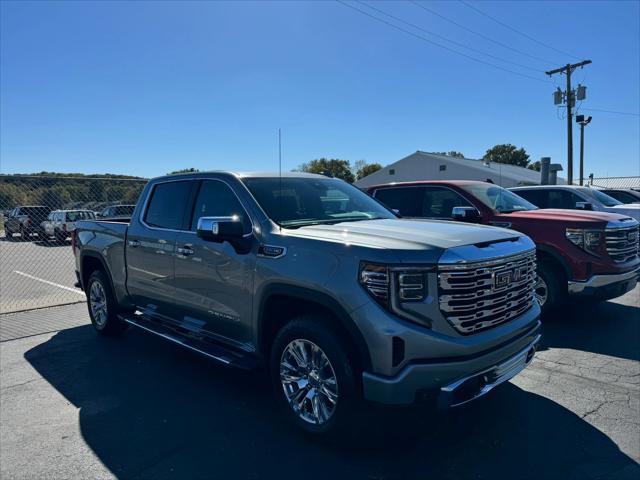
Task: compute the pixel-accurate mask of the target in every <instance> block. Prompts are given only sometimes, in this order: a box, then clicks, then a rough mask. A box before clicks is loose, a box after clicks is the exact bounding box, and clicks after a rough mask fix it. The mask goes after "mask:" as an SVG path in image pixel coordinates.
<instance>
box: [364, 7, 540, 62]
mask: <svg viewBox="0 0 640 480" xmlns="http://www.w3.org/2000/svg"><path fill="white" fill-rule="evenodd" d="M358 3H359V4H361V5H364V6H365V7H367V8H370V9H372V10H375V11H376V12H378V13H381V14H383V15H386V16H387V17H389V18H393V19H394V20H396V21H397V22H401V23H404V24H405V25H408V26H410V27H412V28H415V29H416V30H420V31H421V32H424V33H426V34H428V35H432V36H434V37H436V38H439V39H441V40H444V41H445V42H449V43H453V44H454V45H457V46H458V47H461V48H466V49H467V50H471V51H472V52H475V53H479V54H480V55H485V56H487V57H491V58H493V59H495V60H498V61H499V62H504V63H510V64H511V65H516V66H518V67H521V68H526V69H528V70H532V71H534V72H540V70H538V69H537V68H533V67H530V66H528V65H523V64H522V63H518V62H513V61H511V60H506V59H504V58H501V57H498V56H496V55H492V54H491V53H486V52H483V51H482V50H478V49H476V48H473V47H469V46H467V45H464V44H463V43H460V42H456V41H455V40H451V39H449V38H447V37H445V36H443V35H440V34H438V33H434V32H431V31H429V30H426V29H424V28H422V27H420V26H419V25H416V24H413V23H411V22H407V21H406V20H403V19H401V18H399V17H396V16H395V15H391V14H390V13H387V12H385V11H384V10H381V9H379V8H376V7H374V6H372V5H369V4H368V3H366V2H362V1H358Z"/></svg>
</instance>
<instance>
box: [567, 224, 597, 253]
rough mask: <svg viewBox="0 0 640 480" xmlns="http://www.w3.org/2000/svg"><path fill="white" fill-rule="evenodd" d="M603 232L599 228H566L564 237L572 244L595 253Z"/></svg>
mask: <svg viewBox="0 0 640 480" xmlns="http://www.w3.org/2000/svg"><path fill="white" fill-rule="evenodd" d="M603 233H604V232H602V231H600V230H583V229H581V228H567V231H566V237H567V240H569V241H570V242H571V243H573V244H574V245H576V246H578V247H580V248H581V249H583V250H585V251H587V252H589V253H596V252H597V250H598V248H599V247H600V245H601V244H602V239H603V237H604V235H603Z"/></svg>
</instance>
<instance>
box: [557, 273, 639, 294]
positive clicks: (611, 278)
mask: <svg viewBox="0 0 640 480" xmlns="http://www.w3.org/2000/svg"><path fill="white" fill-rule="evenodd" d="M638 275H640V267H638V268H636V269H634V270H631V271H630V272H626V273H618V274H611V275H594V276H593V277H591V278H590V279H589V280H587V281H586V282H576V281H573V280H570V281H569V282H568V289H569V293H572V294H576V293H582V292H583V291H584V290H585V289H586V288H599V287H604V286H607V285H611V284H613V283H618V282H624V281H625V280H631V279H632V278H633V277H637V276H638Z"/></svg>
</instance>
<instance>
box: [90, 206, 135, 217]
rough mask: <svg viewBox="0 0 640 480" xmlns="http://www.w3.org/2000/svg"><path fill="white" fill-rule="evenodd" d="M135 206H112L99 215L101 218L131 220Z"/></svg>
mask: <svg viewBox="0 0 640 480" xmlns="http://www.w3.org/2000/svg"><path fill="white" fill-rule="evenodd" d="M135 208H136V206H135V205H111V206H110V207H107V208H105V209H104V210H102V211H101V212H100V214H99V217H100V218H131V215H133V210H134V209H135Z"/></svg>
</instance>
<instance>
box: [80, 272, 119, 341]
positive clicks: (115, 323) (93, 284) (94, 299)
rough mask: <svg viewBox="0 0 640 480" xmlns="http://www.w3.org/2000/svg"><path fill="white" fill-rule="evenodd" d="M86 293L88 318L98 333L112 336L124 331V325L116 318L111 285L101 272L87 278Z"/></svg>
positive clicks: (115, 306)
mask: <svg viewBox="0 0 640 480" xmlns="http://www.w3.org/2000/svg"><path fill="white" fill-rule="evenodd" d="M86 292H87V305H88V307H89V317H90V318H91V323H92V324H93V328H95V329H96V331H97V332H98V333H100V334H101V335H114V334H118V333H120V332H122V331H124V330H125V329H126V324H125V323H124V322H123V321H122V320H120V319H119V318H118V315H117V310H118V308H117V303H116V299H115V296H114V295H113V291H112V290H111V283H110V282H109V279H108V278H107V276H106V274H105V273H104V272H103V271H101V270H96V271H94V272H93V273H92V274H91V275H90V276H89V280H88V281H87V286H86Z"/></svg>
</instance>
